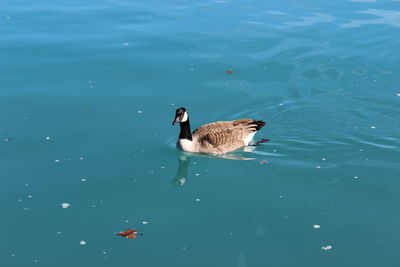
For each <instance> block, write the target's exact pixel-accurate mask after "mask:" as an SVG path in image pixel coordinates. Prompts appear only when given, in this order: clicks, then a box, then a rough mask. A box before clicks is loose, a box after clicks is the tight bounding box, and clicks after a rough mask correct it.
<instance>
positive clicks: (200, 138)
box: [172, 108, 265, 154]
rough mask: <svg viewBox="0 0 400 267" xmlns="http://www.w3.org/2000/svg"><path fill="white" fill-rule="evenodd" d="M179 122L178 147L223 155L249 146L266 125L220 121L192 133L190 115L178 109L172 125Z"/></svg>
mask: <svg viewBox="0 0 400 267" xmlns="http://www.w3.org/2000/svg"><path fill="white" fill-rule="evenodd" d="M178 122H179V125H180V127H181V132H180V134H179V139H178V141H177V143H176V145H177V147H178V148H180V149H182V150H185V151H188V152H197V153H211V154H223V153H227V152H230V151H232V150H235V149H238V148H241V147H244V146H248V145H249V144H250V142H251V140H252V139H253V136H254V135H255V133H256V132H257V131H258V130H260V129H261V128H262V127H263V126H264V125H265V122H264V121H260V120H252V119H241V120H234V121H218V122H213V123H209V124H205V125H203V126H200V127H199V128H198V129H196V130H195V131H194V132H193V133H191V131H190V122H189V114H188V112H187V110H186V109H185V108H178V109H177V110H176V113H175V120H174V121H173V122H172V125H175V124H177V123H178Z"/></svg>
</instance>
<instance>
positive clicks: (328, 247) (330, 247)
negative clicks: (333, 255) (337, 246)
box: [321, 246, 333, 250]
mask: <svg viewBox="0 0 400 267" xmlns="http://www.w3.org/2000/svg"><path fill="white" fill-rule="evenodd" d="M321 248H322V249H323V250H330V249H332V248H333V247H332V246H326V247H321Z"/></svg>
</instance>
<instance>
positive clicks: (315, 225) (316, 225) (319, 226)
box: [313, 224, 321, 229]
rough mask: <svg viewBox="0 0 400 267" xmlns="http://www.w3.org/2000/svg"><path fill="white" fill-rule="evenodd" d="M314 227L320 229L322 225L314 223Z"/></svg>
mask: <svg viewBox="0 0 400 267" xmlns="http://www.w3.org/2000/svg"><path fill="white" fill-rule="evenodd" d="M313 228H314V229H319V228H321V225H318V224H314V225H313Z"/></svg>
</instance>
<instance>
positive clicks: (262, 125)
mask: <svg viewBox="0 0 400 267" xmlns="http://www.w3.org/2000/svg"><path fill="white" fill-rule="evenodd" d="M253 123H254V124H255V125H256V131H258V130H260V129H261V128H262V127H264V126H265V124H266V122H265V121H261V120H254V121H252V124H253Z"/></svg>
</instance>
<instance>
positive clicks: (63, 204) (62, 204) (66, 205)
mask: <svg viewBox="0 0 400 267" xmlns="http://www.w3.org/2000/svg"><path fill="white" fill-rule="evenodd" d="M69 206H71V205H70V204H69V203H61V207H62V208H63V209H66V208H68V207H69Z"/></svg>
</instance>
